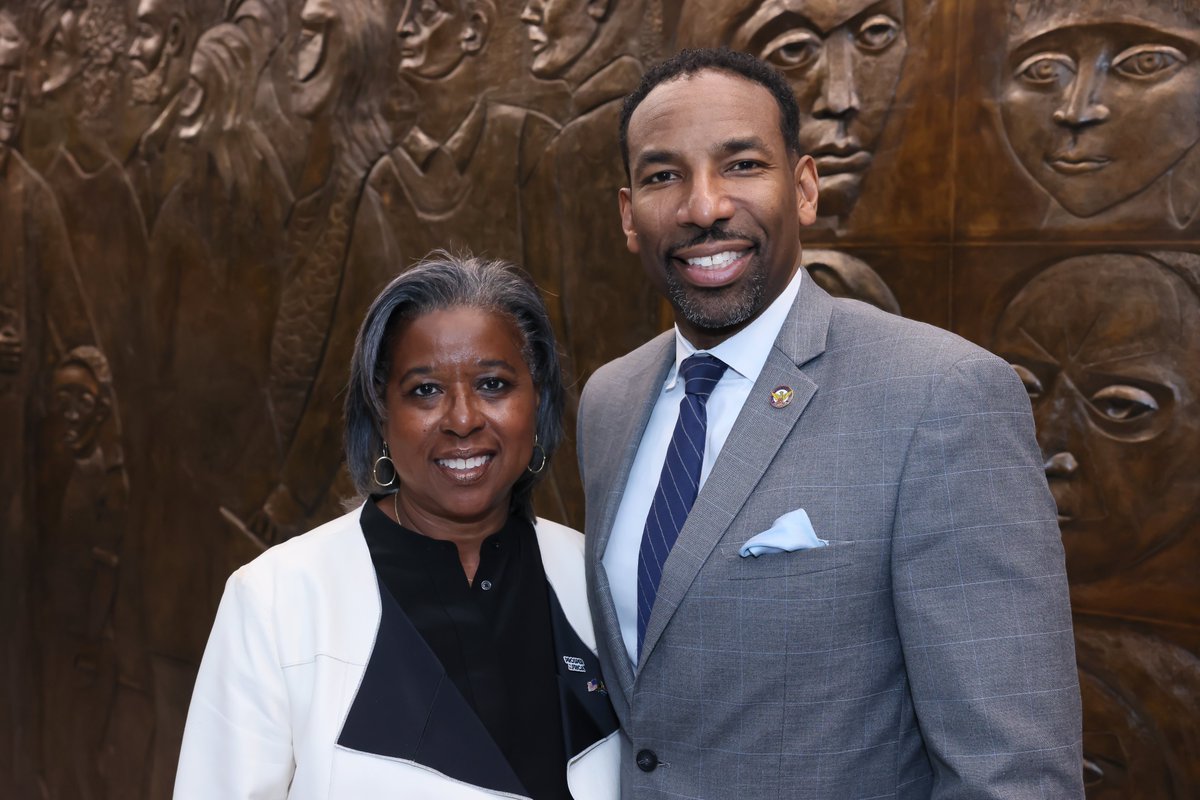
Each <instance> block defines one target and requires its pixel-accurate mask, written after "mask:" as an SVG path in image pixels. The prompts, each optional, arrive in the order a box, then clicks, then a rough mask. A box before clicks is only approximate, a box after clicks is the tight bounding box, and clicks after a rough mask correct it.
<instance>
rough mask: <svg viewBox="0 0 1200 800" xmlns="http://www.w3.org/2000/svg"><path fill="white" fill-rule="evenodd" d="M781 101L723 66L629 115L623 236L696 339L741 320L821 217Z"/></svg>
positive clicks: (779, 280) (787, 268)
mask: <svg viewBox="0 0 1200 800" xmlns="http://www.w3.org/2000/svg"><path fill="white" fill-rule="evenodd" d="M779 120H780V115H779V107H778V105H777V104H776V102H775V98H774V97H773V96H772V95H771V93H770V92H769V91H768V90H767V89H765V88H764V87H762V86H760V85H759V84H757V83H753V82H751V81H749V80H746V79H744V78H741V77H737V76H734V75H732V74H729V73H726V72H719V71H716V70H705V71H703V72H700V73H698V74H696V75H693V76H689V77H683V78H677V79H675V80H672V81H669V82H667V83H663V84H660V85H659V86H657V87H656V88H655V89H654V90H653V91H651V92H650V94H649V95H648V96H647V97H646V99H645V100H643V101H642V103H641V105H639V106H638V107H637V109H636V110H635V111H634V112H633V116H632V117H631V119H630V121H629V133H628V142H629V164H630V173H631V174H630V186H629V188H628V189H622V190H621V193H620V207H621V223H622V227H623V228H624V230H625V236H626V242H627V244H628V246H629V249H630V251H631V252H633V253H637V254H638V255H640V256H641V259H642V265H643V266H644V267H645V269H646V272H647V274H648V275H649V277H650V281H651V282H652V283H653V284H654V286H655V288H656V289H658V290H659V291H660V292H661V293H663V294H665V295H666V297H667V299H668V300H669V301H670V302H671V305H672V306H673V307H674V309H675V321H676V324H678V325H679V328H680V330H681V331H682V332H683V334H684V335H685V336H687V338H688V339H689V340H690V341H691V342H692V343H693V344H696V345H698V346H702V347H704V346H710V345H711V344H714V343H716V342H719V341H722V340H724V339H725V338H728V337H729V336H730V335H732V334H733V333H735V332H736V331H738V330H740V329H741V328H743V327H745V325H746V324H747V323H748V322H750V321H751V320H752V319H754V318H755V317H756V316H758V314H759V313H760V312H761V311H762V310H763V309H764V308H765V307H766V306H767V305H769V304H770V302H771V301H772V300H774V299H775V298H776V297H778V296H779V294H780V292H782V291H783V289H784V287H785V286H786V285H787V283H788V281H789V279H790V278H791V277H792V275H793V274H795V270H796V269H797V267H798V265H799V262H800V226H801V225H808V224H811V223H812V222H813V221H814V220H815V219H816V203H817V183H816V171H815V167H814V165H813V161H812V159H811V158H810V157H808V156H804V157H802V158H797V157H796V156H795V155H794V154H793V153H791V152H789V151H788V148H787V146H786V145H785V143H784V139H783V134H782V133H781V131H780V122H779Z"/></svg>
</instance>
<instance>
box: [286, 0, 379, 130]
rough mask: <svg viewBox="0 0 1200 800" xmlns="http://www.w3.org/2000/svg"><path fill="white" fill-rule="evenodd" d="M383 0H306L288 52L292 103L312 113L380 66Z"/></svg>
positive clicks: (326, 106) (348, 91)
mask: <svg viewBox="0 0 1200 800" xmlns="http://www.w3.org/2000/svg"><path fill="white" fill-rule="evenodd" d="M387 7H388V3H386V2H384V0H359V2H354V3H351V2H346V0H306V2H305V3H304V8H303V9H302V10H301V12H300V35H299V37H298V38H297V40H296V46H295V49H294V50H293V52H292V65H291V66H292V108H293V110H294V111H295V112H296V113H297V114H299V115H301V116H303V117H308V118H312V117H315V116H318V115H320V114H321V113H322V112H323V111H325V110H327V109H329V108H330V107H331V106H332V105H333V104H334V103H336V102H339V101H340V100H342V99H343V98H344V97H348V96H350V95H352V94H353V90H352V89H351V87H357V86H359V85H360V84H363V83H364V82H365V80H364V79H363V77H362V76H364V75H366V74H367V71H368V70H379V69H382V68H383V64H382V63H381V61H382V59H383V58H384V57H385V56H386V42H387V38H388V37H389V36H390V35H391V28H390V27H389V25H388V21H387Z"/></svg>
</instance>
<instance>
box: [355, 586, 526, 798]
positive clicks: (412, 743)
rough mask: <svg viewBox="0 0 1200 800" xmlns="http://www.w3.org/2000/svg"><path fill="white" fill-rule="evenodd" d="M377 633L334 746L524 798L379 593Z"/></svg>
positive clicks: (436, 665) (420, 642) (431, 659)
mask: <svg viewBox="0 0 1200 800" xmlns="http://www.w3.org/2000/svg"><path fill="white" fill-rule="evenodd" d="M379 599H380V605H381V610H380V615H379V633H378V635H377V636H376V638H375V648H374V649H373V650H372V651H371V658H370V660H369V661H368V662H367V668H366V671H365V672H364V674H363V679H362V683H361V684H360V685H359V687H358V694H357V695H355V697H354V702H353V703H351V705H350V713H349V714H347V715H346V722H345V724H344V725H343V726H342V732H341V735H339V736H338V744H339V745H341V746H343V747H347V748H349V749H351V750H358V751H359V752H363V753H374V754H376V755H381V756H389V757H391V758H400V759H404V760H406V761H413V762H416V763H418V764H423V765H424V766H427V767H429V768H431V769H435V770H437V771H438V772H440V773H442V774H443V775H447V776H449V777H451V778H454V779H455V780H459V781H463V782H464V783H469V784H472V785H474V786H481V787H483V788H485V789H492V790H495V791H499V792H508V793H510V794H517V795H527V794H528V793H527V792H526V791H525V787H524V786H522V785H521V781H520V780H519V779H518V778H517V776H516V774H515V773H514V772H513V770H512V767H511V766H509V763H508V759H506V758H505V757H504V754H503V753H502V752H500V748H499V747H498V746H497V745H496V742H495V741H494V740H493V739H492V737H491V735H490V734H489V733H488V732H487V729H486V728H485V727H484V726H483V723H482V722H481V721H480V719H479V717H478V716H477V715H476V714H475V711H474V709H472V708H471V706H470V704H469V703H467V701H466V699H464V698H463V696H462V693H461V692H459V691H458V688H457V687H456V686H455V685H454V682H453V681H451V680H450V678H449V677H448V676H447V675H446V671H445V669H443V668H442V664H441V662H440V661H438V658H437V656H435V655H434V654H433V651H432V650H430V649H429V645H427V644H426V643H425V640H424V639H423V638H422V637H421V634H420V633H419V632H418V631H417V629H416V628H415V627H413V624H412V622H410V621H409V619H408V617H407V615H405V613H404V611H403V610H402V609H401V608H400V605H399V604H398V603H397V602H396V601H395V599H394V598H393V597H392V595H391V593H390V592H389V591H388V590H387V589H386V588H385V587H383V586H380V589H379Z"/></svg>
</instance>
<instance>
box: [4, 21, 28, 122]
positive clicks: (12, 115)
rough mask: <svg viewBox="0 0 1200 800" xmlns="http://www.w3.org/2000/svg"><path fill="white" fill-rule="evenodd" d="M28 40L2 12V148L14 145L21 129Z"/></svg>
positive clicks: (15, 22) (15, 23) (14, 22)
mask: <svg viewBox="0 0 1200 800" xmlns="http://www.w3.org/2000/svg"><path fill="white" fill-rule="evenodd" d="M24 57H25V40H24V38H23V37H22V36H21V31H20V30H19V29H18V28H17V21H16V20H15V19H13V17H12V15H11V14H10V13H9V12H8V11H0V145H7V144H12V143H13V142H15V141H16V139H17V133H18V132H19V131H20V126H21V96H22V93H23V92H22V89H23V84H22V78H21V61H22V59H23V58H24Z"/></svg>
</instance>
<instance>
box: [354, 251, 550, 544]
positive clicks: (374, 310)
mask: <svg viewBox="0 0 1200 800" xmlns="http://www.w3.org/2000/svg"><path fill="white" fill-rule="evenodd" d="M464 306H465V307H469V308H478V309H482V310H485V311H491V312H496V313H499V314H502V315H504V316H506V317H508V318H509V319H510V320H512V322H513V323H514V324H515V325H516V327H517V330H518V331H519V332H520V334H521V339H522V342H523V347H522V348H521V354H522V356H523V357H524V359H525V364H526V365H527V366H528V367H529V371H530V373H531V374H532V375H533V382H534V385H535V387H536V389H537V395H538V408H537V427H536V431H537V438H538V443H539V444H540V445H541V446H542V448H543V449H544V450H545V453H546V458H547V462H548V460H549V459H550V458H551V457H552V456H553V454H554V451H555V449H556V448H557V447H558V445H559V443H560V442H561V441H562V435H563V429H562V416H563V382H562V370H561V368H560V367H559V363H558V345H557V342H556V340H555V337H554V328H553V327H552V326H551V324H550V317H549V315H548V314H547V313H546V306H545V304H544V303H543V302H542V297H541V295H540V294H539V293H538V290H537V287H536V286H535V285H534V283H533V281H532V279H530V277H529V276H528V275H527V274H526V273H525V272H524V271H523V270H521V269H519V268H517V267H515V266H513V265H512V264H509V263H508V262H506V261H500V260H488V259H483V258H476V257H474V256H472V255H470V254H462V255H454V254H451V253H448V252H446V251H445V250H435V251H434V252H432V253H430V254H429V255H427V256H426V257H425V258H423V259H422V260H421V261H420V262H418V263H417V264H415V265H414V266H413V267H412V268H411V269H408V270H406V271H405V272H404V273H402V274H401V275H399V276H397V277H396V278H395V279H394V280H393V281H392V282H391V283H389V284H388V285H387V288H385V289H384V290H383V291H382V292H380V294H379V296H378V297H376V298H375V301H374V302H373V303H371V308H370V309H369V310H368V311H367V316H366V319H364V320H363V323H362V327H361V328H359V331H358V338H357V340H356V341H355V343H354V355H353V357H352V358H351V360H350V385H349V387H348V390H347V392H346V405H345V425H346V427H345V438H346V463H347V465H348V467H349V469H350V475H351V477H352V478H353V479H354V485H355V487H356V488H357V489H358V491H359V492H360V493H362V494H363V495H364V496H365V495H367V494H370V493H371V492H373V491H374V492H378V491H381V490H382V487H380V486H379V485H378V484H376V483H375V482H374V478H373V475H372V468H373V467H374V464H375V461H376V459H378V458H379V457H380V456H381V455H383V433H382V432H383V429H384V420H385V419H386V418H387V409H386V403H385V391H386V388H387V383H388V377H389V372H390V370H391V353H392V345H393V337H394V335H395V331H396V329H397V328H398V327H399V325H400V324H401V323H402V322H406V321H409V320H413V319H416V318H417V317H420V316H423V315H425V314H428V313H430V312H432V311H440V310H444V309H449V308H457V307H464ZM537 458H538V457H537V454H535V455H534V459H535V460H537ZM544 475H545V470H539V472H538V473H537V474H535V473H532V472H530V471H528V470H526V471H525V472H523V473H522V474H521V477H520V478H518V479H517V482H516V484H515V485H514V486H513V492H512V503H511V510H512V511H513V512H519V513H521V514H523V515H524V516H525V517H527V518H528V519H530V520H532V519H533V502H532V494H533V488H534V486H535V485H536V484H537V482H538V481H539V480H540V479H541V478H542V477H543V476H544ZM389 490H392V491H394V488H392V487H389Z"/></svg>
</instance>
